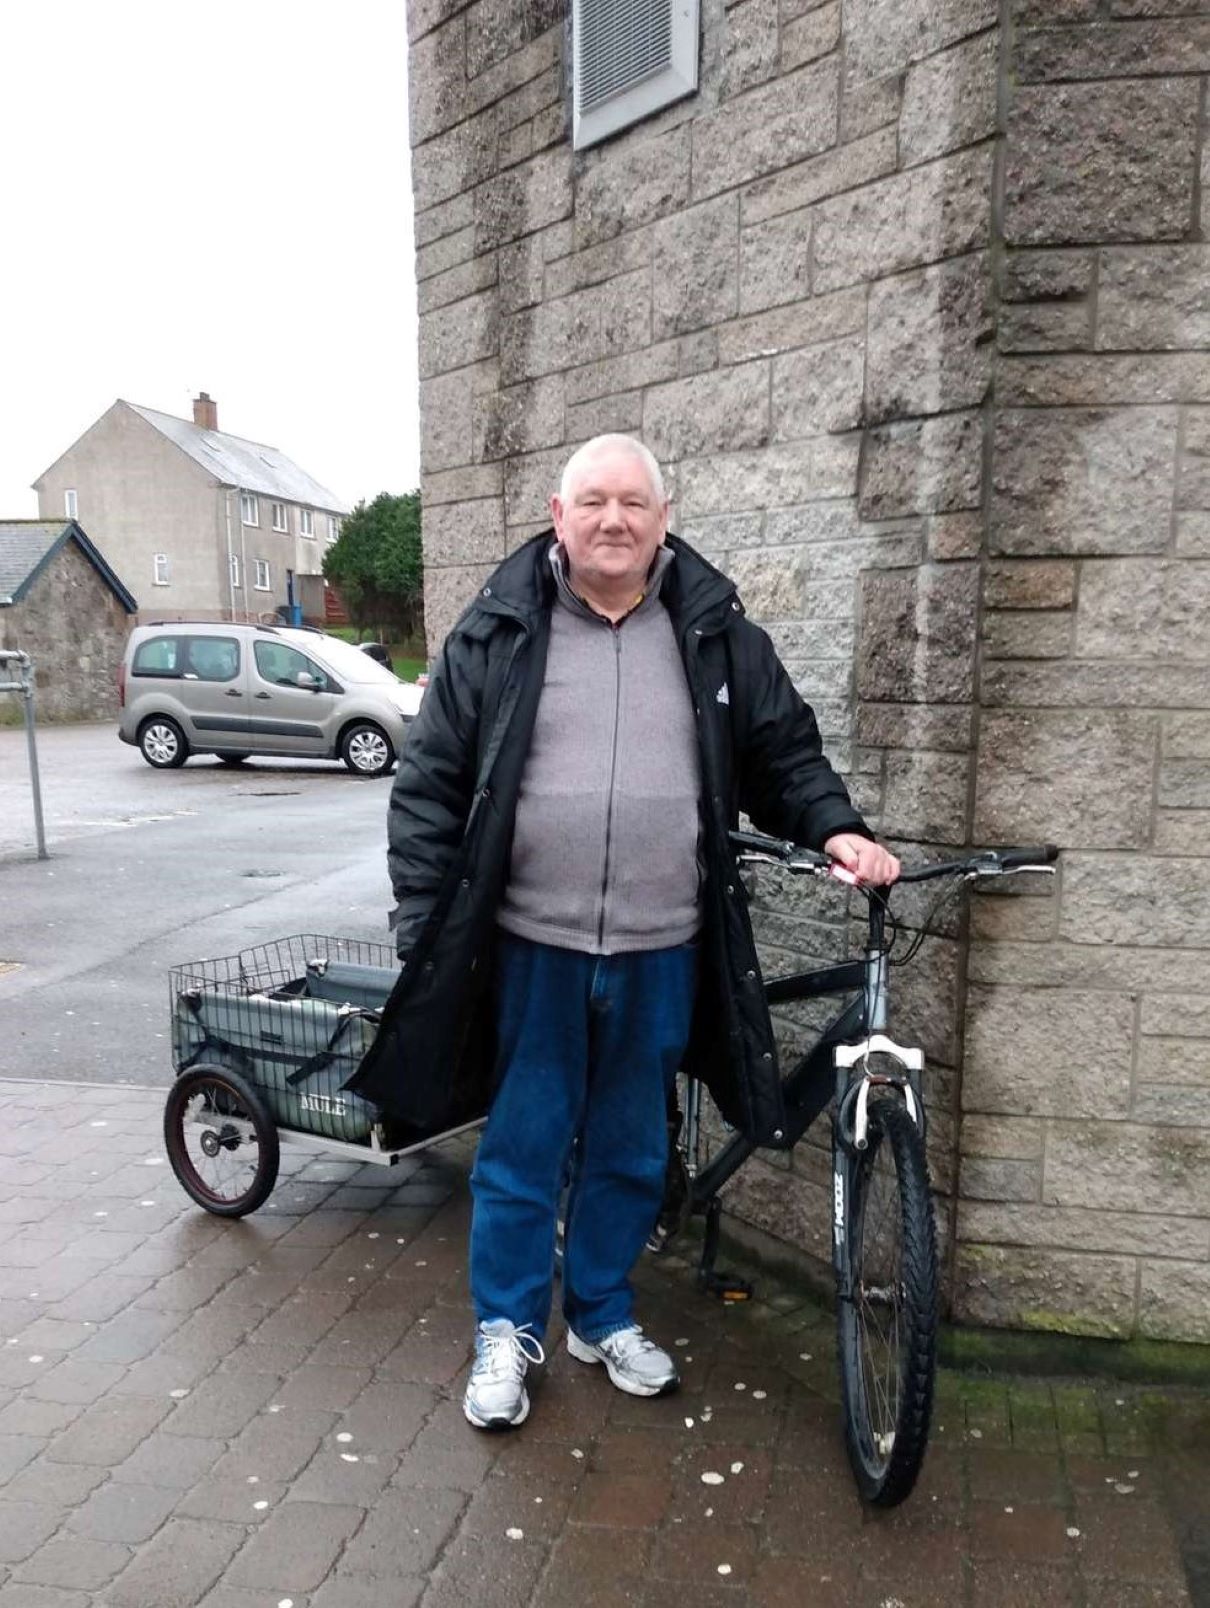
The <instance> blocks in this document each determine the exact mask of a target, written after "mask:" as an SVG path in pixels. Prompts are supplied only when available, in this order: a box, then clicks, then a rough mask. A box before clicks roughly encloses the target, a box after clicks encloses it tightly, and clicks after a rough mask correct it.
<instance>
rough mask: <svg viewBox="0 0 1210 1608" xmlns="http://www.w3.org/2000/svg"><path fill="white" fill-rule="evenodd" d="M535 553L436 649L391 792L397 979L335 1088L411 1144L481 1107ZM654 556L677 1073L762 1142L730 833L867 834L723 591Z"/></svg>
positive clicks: (808, 840)
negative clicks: (695, 841) (679, 977)
mask: <svg viewBox="0 0 1210 1608" xmlns="http://www.w3.org/2000/svg"><path fill="white" fill-rule="evenodd" d="M552 540H553V532H545V533H543V534H542V535H539V536H536V537H534V538H533V539H532V540H531V541H529V542H527V543H526V544H525V545H524V546H523V547H520V548H519V549H518V550H517V551H516V552H515V553H513V554H511V555H510V556H509V557H508V558H507V559H505V561H504V562H503V563H502V564H501V565H500V567H499V568H498V569H497V570H496V571H495V573H494V574H493V575H492V576H491V577H490V579H489V580H488V582H487V583H486V585H484V587H483V588H482V590H481V591H480V592H479V594H478V596H477V597H476V598H475V599H474V601H473V602H472V603H471V604H470V605H469V606H468V607H467V609H466V610H465V611H464V613H463V614H462V616H461V618H460V619H459V620H458V622H457V624H456V625H455V626H454V628H453V629H452V630H451V632H450V633H449V636H448V637H447V638H446V640H445V643H444V645H443V647H442V649H441V654H440V657H439V660H438V662H437V665H436V667H435V669H434V672H433V676H432V679H431V681H430V684H429V687H428V690H427V692H426V693H425V697H424V702H423V704H422V705H421V709H420V713H419V714H418V715H417V717H416V719H415V721H414V722H413V723H412V726H411V728H410V732H409V735H408V739H407V742H406V744H405V745H404V749H403V752H402V754H401V755H400V758H399V766H398V769H397V772H396V776H395V782H394V786H393V788H392V792H391V800H390V807H389V812H388V838H389V849H388V862H389V867H390V873H391V882H392V885H393V887H394V891H395V896H396V899H397V901H398V902H397V905H396V909H395V912H394V914H393V916H392V918H391V920H392V926H393V927H394V929H395V938H396V948H397V950H398V953H399V956H400V959H401V962H402V971H401V973H400V976H399V980H398V982H397V984H396V986H395V988H394V991H393V993H392V995H391V998H390V1000H389V1001H388V1004H387V1006H386V1009H385V1011H384V1013H383V1021H382V1026H381V1029H380V1031H379V1033H378V1035H377V1037H376V1040H375V1043H374V1045H373V1047H372V1049H371V1050H370V1052H369V1054H368V1055H367V1056H366V1057H365V1059H364V1060H363V1061H362V1063H361V1065H360V1066H359V1068H358V1070H357V1071H356V1072H355V1073H354V1075H353V1077H352V1078H351V1079H350V1080H349V1084H348V1086H349V1087H350V1088H353V1089H355V1090H357V1092H359V1093H360V1094H362V1095H364V1096H365V1097H367V1098H369V1099H371V1100H373V1101H375V1102H376V1103H377V1104H378V1105H379V1106H380V1107H382V1108H383V1109H384V1111H386V1112H388V1113H390V1114H392V1115H393V1116H395V1117H396V1118H397V1119H399V1120H401V1121H403V1122H405V1123H408V1124H411V1125H414V1126H415V1127H418V1128H422V1129H425V1130H427V1131H437V1130H439V1129H444V1128H449V1127H453V1126H455V1125H457V1124H458V1123H459V1122H462V1121H468V1120H471V1119H473V1118H474V1117H477V1116H481V1115H483V1113H484V1112H485V1111H486V1109H487V1107H488V1105H489V1104H490V1099H491V1094H492V1088H493V1074H494V1061H495V1055H494V1044H493V1033H492V1014H493V1013H492V1009H491V979H492V967H493V952H494V945H495V935H496V925H495V912H496V908H497V906H498V904H499V900H500V897H501V893H502V890H503V888H504V885H505V880H506V878H507V875H508V864H509V853H510V848H511V840H512V826H513V818H514V814H515V811H516V803H517V797H518V792H519V789H520V785H521V776H522V772H523V769H524V765H525V758H526V753H527V750H528V747H529V741H530V735H531V733H532V731H533V725H534V716H535V714H536V711H537V707H538V700H539V698H540V696H541V692H542V682H543V673H544V668H545V660H546V644H547V638H548V632H549V623H550V613H551V609H552V607H553V606H554V578H553V575H552V572H551V568H550V564H549V563H548V562H547V557H546V555H547V552H548V550H549V548H550V544H551V541H552ZM667 541H668V546H669V547H670V549H671V550H672V552H673V553H674V554H675V556H676V562H675V564H673V565H672V566H671V568H670V569H669V571H668V574H667V577H666V579H665V582H664V587H663V591H662V593H661V596H662V600H663V603H664V606H665V607H666V608H667V609H668V611H669V613H670V614H671V616H672V621H673V626H674V628H675V631H676V637H677V642H678V645H679V647H680V652H681V657H682V661H683V664H684V669H685V675H686V677H687V679H688V683H689V688H690V691H691V693H692V696H693V701H694V706H695V710H696V716H697V729H698V737H699V743H700V751H701V773H702V827H703V832H702V849H703V854H704V859H705V865H706V879H705V884H704V889H703V911H702V915H703V928H702V934H701V939H700V946H701V953H702V959H701V967H700V983H699V988H698V1000H697V1006H696V1010H695V1014H694V1020H693V1029H692V1034H691V1038H690V1043H689V1046H688V1049H687V1051H686V1055H685V1059H684V1067H685V1070H686V1071H691V1072H693V1073H694V1074H696V1075H697V1076H699V1077H701V1078H702V1079H703V1080H704V1082H705V1083H706V1085H707V1087H708V1088H709V1090H710V1092H711V1094H712V1095H713V1096H714V1099H715V1101H716V1103H717V1104H718V1106H719V1109H720V1110H721V1112H722V1114H723V1116H724V1117H725V1118H726V1119H727V1121H728V1122H730V1123H731V1124H732V1125H733V1126H735V1127H736V1128H738V1129H740V1130H741V1132H743V1133H744V1134H746V1135H747V1136H748V1137H749V1138H751V1139H752V1140H754V1141H755V1142H756V1143H758V1144H763V1145H776V1144H777V1143H778V1140H779V1138H780V1137H781V1131H782V1130H783V1128H784V1126H785V1112H784V1107H783V1100H782V1091H781V1085H780V1082H779V1077H778V1067H777V1052H776V1048H775V1046H774V1041H773V1030H772V1025H771V1023H770V1020H769V1012H768V1008H767V1006H766V1003H765V999H764V994H763V991H762V987H761V981H760V968H759V965H758V962H757V956H756V946H755V943H754V940H753V936H752V926H751V922H750V921H749V917H748V910H747V903H746V899H745V896H744V892H743V888H742V885H741V883H740V879H739V877H738V876H737V874H736V868H735V862H734V859H733V857H732V854H731V852H730V849H729V845H728V839H727V831H728V828H729V827H732V826H734V825H735V824H736V822H737V819H738V815H739V812H740V811H741V810H743V811H744V812H746V813H747V814H748V815H749V816H750V817H751V819H752V821H753V823H754V824H755V826H756V827H757V828H758V829H760V830H762V831H765V832H769V833H771V834H773V835H775V836H777V837H782V838H792V839H794V840H795V841H796V842H799V843H804V844H808V845H810V846H812V847H816V848H818V847H821V846H822V845H823V843H824V841H825V840H826V839H827V838H829V837H831V836H832V834H833V833H835V832H844V831H848V832H856V833H859V834H861V835H862V836H864V837H871V836H872V835H873V834H872V833H871V832H870V831H869V829H868V828H867V827H866V825H865V823H864V822H863V821H862V819H861V817H860V816H859V815H858V814H857V812H856V810H854V808H853V806H852V804H851V803H850V801H849V795H848V793H847V791H846V789H845V786H844V783H843V782H842V781H841V779H840V777H839V776H838V775H837V774H836V772H835V771H834V770H833V769H832V767H831V765H830V764H829V763H828V761H827V760H826V759H825V758H824V755H823V750H822V746H821V743H820V738H819V729H818V727H817V725H816V722H815V717H814V715H813V714H812V712H811V710H810V708H809V707H808V705H807V704H806V703H804V702H803V700H802V698H801V697H800V696H799V694H798V693H797V692H796V691H795V689H794V687H793V685H792V683H791V681H790V678H789V676H788V675H787V673H786V670H785V668H784V666H783V665H782V663H781V661H780V660H779V659H778V657H777V654H776V652H775V651H774V648H773V644H772V643H771V641H770V640H769V638H768V636H767V635H766V633H765V632H764V631H762V630H761V629H760V628H759V627H758V626H755V625H753V624H752V622H751V621H749V620H747V619H746V618H745V616H744V610H743V605H742V603H741V602H740V600H739V598H738V596H737V594H736V589H735V586H734V585H733V583H732V582H731V581H729V580H728V579H727V577H726V576H725V575H723V574H721V573H720V571H718V570H717V569H715V568H714V567H713V565H711V564H709V563H708V562H707V561H706V560H705V559H704V558H702V557H701V555H700V554H698V553H696V552H694V550H693V549H692V548H691V547H690V546H689V545H688V544H687V543H685V542H683V541H681V540H680V539H679V538H677V537H676V536H669V537H668V538H667ZM724 687H725V688H726V692H725V693H722V689H723V688H724ZM720 693H721V694H722V698H721V700H720Z"/></svg>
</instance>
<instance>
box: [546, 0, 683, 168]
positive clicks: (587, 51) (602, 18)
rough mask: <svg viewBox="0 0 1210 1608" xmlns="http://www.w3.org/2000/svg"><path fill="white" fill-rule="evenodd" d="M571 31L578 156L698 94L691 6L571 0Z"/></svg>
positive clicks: (669, 1) (664, 0)
mask: <svg viewBox="0 0 1210 1608" xmlns="http://www.w3.org/2000/svg"><path fill="white" fill-rule="evenodd" d="M571 28H572V49H573V61H574V67H573V80H574V97H573V108H572V144H573V145H574V146H575V148H576V150H577V151H579V150H582V149H583V148H584V147H585V146H586V145H595V144H596V143H597V141H598V140H603V139H604V138H605V137H606V135H609V134H616V133H617V131H618V130H619V129H621V128H627V127H629V125H630V124H631V123H637V122H638V121H639V120H640V119H641V118H644V117H649V116H650V115H651V113H652V112H656V111H658V110H659V109H660V107H662V106H668V105H671V103H672V102H673V101H677V100H680V99H681V98H682V97H683V96H685V95H691V94H692V93H693V91H694V90H695V89H696V88H697V47H698V31H699V30H698V0H675V3H674V0H572V7H571Z"/></svg>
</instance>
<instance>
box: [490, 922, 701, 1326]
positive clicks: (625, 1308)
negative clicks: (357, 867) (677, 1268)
mask: <svg viewBox="0 0 1210 1608" xmlns="http://www.w3.org/2000/svg"><path fill="white" fill-rule="evenodd" d="M498 940H499V959H498V972H497V989H498V996H497V1029H498V1050H497V1054H498V1060H497V1068H496V1071H497V1079H498V1085H497V1090H496V1095H495V1098H494V1100H493V1102H492V1106H491V1111H490V1113H489V1115H488V1120H487V1126H486V1127H485V1129H484V1131H483V1134H482V1137H481V1139H480V1141H479V1152H478V1155H477V1157H476V1160H475V1165H474V1169H473V1171H472V1173H471V1194H472V1197H473V1212H472V1217H471V1247H470V1285H471V1296H472V1299H473V1301H474V1305H475V1313H476V1317H477V1318H478V1320H479V1321H480V1322H486V1321H488V1320H490V1319H492V1318H507V1319H508V1320H509V1321H510V1322H512V1323H515V1324H517V1325H518V1326H519V1327H520V1326H522V1325H524V1324H529V1325H531V1326H532V1330H533V1333H534V1334H535V1335H537V1336H538V1337H539V1338H541V1337H542V1336H543V1335H544V1333H545V1330H546V1322H547V1318H548V1317H549V1315H550V1304H551V1291H552V1286H553V1281H554V1259H555V1223H556V1217H557V1213H558V1205H559V1195H560V1192H561V1190H562V1187H563V1183H564V1180H565V1178H566V1176H567V1171H568V1166H569V1163H570V1165H571V1168H572V1173H571V1188H570V1193H569V1195H568V1203H567V1216H566V1227H565V1239H564V1252H563V1314H564V1317H565V1318H566V1319H567V1323H568V1325H569V1327H570V1328H572V1329H574V1331H575V1332H576V1334H578V1335H579V1336H580V1337H581V1339H584V1340H590V1341H596V1340H601V1339H603V1338H604V1337H605V1336H606V1335H608V1334H613V1333H614V1331H615V1330H617V1329H624V1328H626V1327H627V1325H629V1324H630V1323H632V1322H633V1321H634V1292H633V1290H632V1288H631V1285H630V1280H629V1277H628V1275H629V1273H630V1269H631V1268H632V1267H633V1265H634V1263H635V1261H636V1260H637V1258H638V1256H639V1253H640V1252H641V1251H642V1249H643V1245H644V1243H645V1241H646V1239H647V1236H648V1234H649V1233H650V1232H651V1229H652V1227H653V1226H654V1224H655V1220H656V1217H657V1216H658V1215H659V1210H660V1204H661V1201H662V1199H663V1190H664V1170H665V1166H666V1164H667V1159H668V1128H667V1096H668V1091H669V1089H670V1087H671V1085H672V1082H673V1079H674V1078H675V1076H676V1071H677V1067H678V1065H679V1063H680V1058H681V1055H682V1053H683V1051H684V1048H685V1044H686V1042H687V1040H688V1037H689V1021H690V1017H691V1015H692V1011H693V996H694V990H695V985H696V972H697V947H696V945H694V944H682V945H679V946H678V947H676V948H674V949H653V950H646V951H644V952H642V953H638V954H630V955H588V954H585V953H583V952H582V951H580V950H573V949H553V948H551V947H549V946H548V945H546V944H535V943H530V942H529V941H528V940H526V939H524V938H516V937H513V936H512V935H511V934H508V933H500V934H498ZM577 1139H578V1140H579V1143H578V1145H576V1146H575V1151H574V1156H573V1144H575V1141H576V1140H577Z"/></svg>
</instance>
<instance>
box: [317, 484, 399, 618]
mask: <svg viewBox="0 0 1210 1608" xmlns="http://www.w3.org/2000/svg"><path fill="white" fill-rule="evenodd" d="M324 574H325V575H326V576H327V578H328V579H329V580H330V581H331V582H332V584H333V585H334V586H338V587H339V588H340V595H341V596H342V597H343V598H344V600H345V606H346V607H347V608H348V611H349V616H350V618H351V619H352V621H353V624H354V625H355V626H356V627H357V630H358V632H359V633H360V632H362V631H365V630H366V629H367V628H369V629H372V630H374V631H375V632H376V634H377V635H378V636H379V637H380V638H385V639H389V640H392V641H400V642H406V641H409V640H412V639H414V638H417V637H420V636H421V635H423V632H424V558H423V554H422V552H421V546H420V493H419V492H418V491H405V492H404V493H403V494H402V495H401V496H393V495H392V494H391V493H390V492H389V491H380V492H379V493H378V495H377V497H375V498H374V500H373V502H370V503H367V502H365V501H362V502H359V503H358V504H357V506H356V508H354V510H353V512H352V513H351V514H348V515H347V516H346V517H345V519H344V521H343V523H342V524H341V527H340V535H339V536H338V537H337V538H336V540H335V541H334V542H333V543H332V545H331V547H329V548H328V551H327V552H326V553H325V555H324Z"/></svg>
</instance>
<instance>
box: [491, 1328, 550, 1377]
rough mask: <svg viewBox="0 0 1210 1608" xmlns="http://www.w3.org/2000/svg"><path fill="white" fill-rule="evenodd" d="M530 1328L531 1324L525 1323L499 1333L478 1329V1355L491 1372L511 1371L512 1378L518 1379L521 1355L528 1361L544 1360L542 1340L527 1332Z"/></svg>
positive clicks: (540, 1361) (538, 1361)
mask: <svg viewBox="0 0 1210 1608" xmlns="http://www.w3.org/2000/svg"><path fill="white" fill-rule="evenodd" d="M530 1328H531V1325H530V1324H528V1323H525V1324H522V1326H521V1327H520V1328H519V1329H516V1328H514V1329H505V1330H503V1331H502V1332H501V1333H499V1334H492V1333H490V1332H489V1331H488V1330H486V1329H480V1331H479V1341H480V1345H481V1347H482V1349H481V1351H480V1355H481V1356H482V1357H483V1359H484V1361H485V1362H486V1364H487V1368H488V1370H489V1371H490V1372H491V1373H493V1374H496V1373H511V1374H512V1375H513V1377H514V1378H517V1379H519V1378H520V1377H521V1373H522V1366H521V1362H522V1358H523V1357H525V1358H528V1360H529V1361H530V1362H536V1363H542V1362H545V1361H546V1353H545V1351H543V1349H542V1342H541V1341H540V1340H539V1339H538V1337H537V1335H534V1334H529V1333H528V1332H527V1331H528V1330H529V1329H530ZM531 1347H532V1350H531V1349H530V1348H531Z"/></svg>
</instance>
